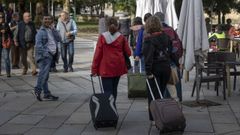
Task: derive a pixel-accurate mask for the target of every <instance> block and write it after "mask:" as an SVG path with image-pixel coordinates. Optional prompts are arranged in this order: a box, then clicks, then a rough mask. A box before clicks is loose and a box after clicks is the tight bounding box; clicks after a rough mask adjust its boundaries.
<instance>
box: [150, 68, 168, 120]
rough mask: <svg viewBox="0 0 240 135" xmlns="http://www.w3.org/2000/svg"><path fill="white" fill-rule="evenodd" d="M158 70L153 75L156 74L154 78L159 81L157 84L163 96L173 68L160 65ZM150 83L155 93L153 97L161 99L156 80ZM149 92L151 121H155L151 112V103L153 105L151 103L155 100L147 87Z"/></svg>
mask: <svg viewBox="0 0 240 135" xmlns="http://www.w3.org/2000/svg"><path fill="white" fill-rule="evenodd" d="M158 69H159V70H158V71H157V72H155V73H153V74H154V76H155V77H156V79H157V82H158V85H159V87H160V90H161V93H162V95H164V93H165V90H166V86H167V83H168V81H169V78H170V73H171V68H170V66H168V65H162V66H160V65H159V67H158ZM149 83H150V86H151V88H152V92H153V95H154V97H155V99H159V98H160V94H159V92H158V89H157V86H156V84H155V81H154V79H150V80H149ZM147 92H148V112H149V120H151V121H153V117H152V114H151V112H150V103H151V101H152V100H153V99H152V96H151V94H150V91H149V88H148V87H147Z"/></svg>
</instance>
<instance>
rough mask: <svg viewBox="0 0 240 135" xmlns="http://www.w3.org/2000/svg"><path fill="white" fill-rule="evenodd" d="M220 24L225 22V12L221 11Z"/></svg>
mask: <svg viewBox="0 0 240 135" xmlns="http://www.w3.org/2000/svg"><path fill="white" fill-rule="evenodd" d="M222 24H225V13H222Z"/></svg>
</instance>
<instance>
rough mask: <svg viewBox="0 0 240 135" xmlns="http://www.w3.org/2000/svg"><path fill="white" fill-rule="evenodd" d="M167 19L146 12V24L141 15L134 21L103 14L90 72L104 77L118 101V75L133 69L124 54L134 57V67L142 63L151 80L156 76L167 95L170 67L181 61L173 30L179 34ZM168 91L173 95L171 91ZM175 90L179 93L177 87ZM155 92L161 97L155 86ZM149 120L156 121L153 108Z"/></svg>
mask: <svg viewBox="0 0 240 135" xmlns="http://www.w3.org/2000/svg"><path fill="white" fill-rule="evenodd" d="M164 18H165V16H164V14H163V13H161V12H158V13H156V14H155V15H152V14H150V13H147V14H145V16H144V18H143V20H144V22H145V24H144V25H143V21H142V18H141V17H136V18H134V19H133V23H132V24H131V23H129V19H128V18H120V19H119V20H117V19H116V18H112V17H106V16H105V17H104V16H103V15H102V18H101V19H100V21H99V28H100V29H99V30H100V31H99V34H100V36H99V39H98V42H97V46H96V51H95V54H94V58H93V64H92V69H91V72H92V75H93V76H100V77H101V78H102V85H103V89H104V91H105V92H106V93H109V94H113V95H114V97H115V100H116V98H117V86H118V83H119V78H120V77H121V76H122V75H123V74H126V73H127V72H130V71H131V70H128V69H127V66H126V64H125V55H127V56H131V55H132V56H133V58H134V65H135V66H137V65H139V63H141V64H142V67H140V68H141V70H142V71H143V72H145V74H146V76H147V78H148V79H150V80H153V78H156V79H157V82H158V83H159V86H160V90H161V93H162V95H166V93H167V92H166V90H167V89H168V88H167V85H168V82H169V79H170V77H171V67H172V66H173V65H174V66H175V67H177V68H178V69H180V64H179V57H177V55H175V52H174V51H176V49H177V48H174V47H173V40H174V39H173V38H172V35H171V33H174V36H176V37H177V38H178V36H177V34H176V32H175V31H174V29H173V28H171V27H170V26H168V25H167V24H166V23H164ZM104 21H105V22H107V23H104ZM122 27H124V28H122ZM126 28H127V29H126ZM104 30H105V31H104ZM151 82H152V83H154V82H153V81H151ZM152 86H154V85H153V84H152ZM147 91H148V101H149V102H148V103H149V104H150V102H151V101H152V97H151V95H150V92H149V90H147ZM168 91H170V90H169V89H168ZM169 93H170V95H172V94H171V92H169ZM173 93H176V89H175V92H173ZM153 94H154V96H155V97H156V98H159V97H160V95H159V93H158V90H157V87H156V86H155V87H153ZM149 119H150V120H151V121H153V118H152V115H151V113H150V111H149Z"/></svg>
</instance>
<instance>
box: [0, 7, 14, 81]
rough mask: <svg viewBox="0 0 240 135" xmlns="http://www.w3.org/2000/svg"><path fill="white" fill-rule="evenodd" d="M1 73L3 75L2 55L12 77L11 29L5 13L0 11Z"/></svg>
mask: <svg viewBox="0 0 240 135" xmlns="http://www.w3.org/2000/svg"><path fill="white" fill-rule="evenodd" d="M0 39H1V40H0V43H1V45H0V75H1V67H2V66H1V65H2V64H1V61H2V56H3V59H4V62H5V69H6V72H7V77H11V67H10V58H9V53H10V48H11V30H10V28H9V26H8V24H7V23H6V22H5V15H4V13H3V12H0Z"/></svg>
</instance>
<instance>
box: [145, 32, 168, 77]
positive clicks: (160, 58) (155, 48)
mask: <svg viewBox="0 0 240 135" xmlns="http://www.w3.org/2000/svg"><path fill="white" fill-rule="evenodd" d="M171 44H172V42H171V40H170V38H169V36H167V35H166V34H165V33H162V32H156V33H153V34H151V35H147V36H146V37H145V38H144V43H143V56H144V60H145V69H146V74H147V75H151V74H154V75H156V74H158V72H159V71H160V70H161V68H162V66H163V67H167V68H170V61H171V57H172V56H171V55H172V53H171V52H172V45H171Z"/></svg>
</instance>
